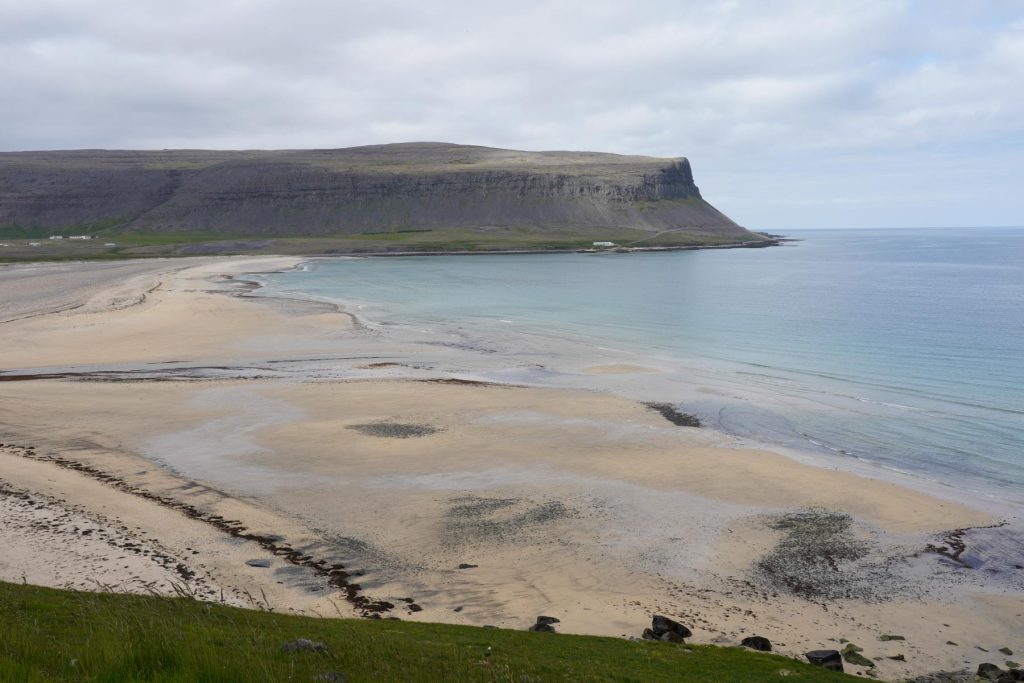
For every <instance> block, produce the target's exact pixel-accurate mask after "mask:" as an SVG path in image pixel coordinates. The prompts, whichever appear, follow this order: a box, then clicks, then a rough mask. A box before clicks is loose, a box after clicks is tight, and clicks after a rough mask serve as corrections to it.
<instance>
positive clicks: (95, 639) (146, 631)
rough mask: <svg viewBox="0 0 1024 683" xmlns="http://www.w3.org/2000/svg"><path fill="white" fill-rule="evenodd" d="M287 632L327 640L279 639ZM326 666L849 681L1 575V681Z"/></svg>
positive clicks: (671, 651)
mask: <svg viewBox="0 0 1024 683" xmlns="http://www.w3.org/2000/svg"><path fill="white" fill-rule="evenodd" d="M296 638H308V639H311V640H315V641H322V642H323V643H325V644H326V645H327V647H328V652H327V653H315V652H297V653H284V652H281V649H280V648H281V645H282V644H283V643H285V642H289V641H292V640H294V639H296ZM780 671H786V672H788V675H785V677H784V675H783V674H780ZM329 672H338V673H342V674H344V675H345V677H346V679H347V680H348V681H351V682H355V681H370V680H372V681H446V682H449V681H450V682H455V683H457V682H460V681H509V682H510V683H527V682H530V683H538V682H541V681H545V682H546V681H644V682H647V681H677V682H679V683H689V682H697V681H702V682H708V683H711V682H712V681H713V682H715V683H718V682H720V681H731V682H737V683H740V682H743V681H758V682H762V681H773V680H785V681H804V682H814V681H822V682H827V681H842V680H850V679H849V678H847V677H845V676H843V675H841V674H835V673H831V672H827V671H823V670H821V669H816V668H813V667H811V666H810V665H808V664H805V663H803V662H799V661H795V660H791V659H786V658H783V657H778V656H774V655H765V654H760V653H755V652H750V651H747V650H743V649H739V648H722V647H711V646H699V645H685V646H683V645H674V644H668V643H645V642H630V641H627V640H624V639H619V638H596V637H590V636H570V635H564V634H554V635H553V634H546V633H528V632H525V631H511V630H497V629H483V628H475V627H469V626H450V625H441V624H417V623H412V622H406V621H386V620H382V621H368V620H351V619H344V620H343V619H317V618H311V617H297V616H288V615H281V614H273V613H268V612H256V611H250V610H242V609H236V608H231V607H224V606H220V605H211V604H205V603H200V602H195V601H191V600H183V599H170V598H155V597H149V596H130V595H113V594H98V593H78V592H71V591H61V590H54V589H48V588H38V587H34V586H22V585H15V584H9V583H0V681H51V680H53V681H104V682H107V681H109V682H111V683H113V682H115V681H116V682H118V683H120V682H123V681H162V682H170V681H182V682H185V681H188V682H189V683H192V682H198V681H204V682H210V683H213V682H218V681H223V682H224V683H227V682H229V681H230V682H231V683H236V682H244V681H261V682H262V681H314V680H316V678H317V676H319V675H321V674H326V673H329Z"/></svg>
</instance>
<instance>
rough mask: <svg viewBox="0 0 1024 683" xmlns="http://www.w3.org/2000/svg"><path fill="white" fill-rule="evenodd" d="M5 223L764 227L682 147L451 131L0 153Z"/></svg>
mask: <svg viewBox="0 0 1024 683" xmlns="http://www.w3.org/2000/svg"><path fill="white" fill-rule="evenodd" d="M0 226H4V227H7V228H8V229H11V228H21V229H26V228H28V229H33V228H34V229H45V230H47V231H56V232H59V231H65V232H67V231H91V232H104V233H107V234H110V233H143V234H145V233H195V232H203V233H212V234H215V235H225V236H232V235H233V236H238V235H251V236H268V237H269V236H339V235H355V234H365V233H373V232H389V231H391V232H393V231H404V230H432V229H469V230H486V229H501V228H505V229H509V228H514V229H519V228H521V229H528V230H531V231H535V232H540V233H545V234H550V235H556V236H557V235H559V234H567V233H573V234H579V233H580V232H581V231H585V230H587V229H591V228H601V229H605V230H606V231H607V229H611V230H614V229H618V228H622V229H626V230H629V231H631V234H635V231H637V230H639V231H643V232H646V233H651V234H656V233H659V232H663V231H673V232H678V231H682V232H685V233H687V234H690V235H694V236H698V237H700V236H704V237H714V238H716V239H722V240H734V241H743V240H748V239H752V238H753V235H752V234H751V233H749V232H747V231H746V230H744V229H743V228H741V227H739V226H738V225H736V224H735V223H734V222H733V221H731V220H730V219H729V218H727V217H726V216H725V215H723V214H722V213H721V212H719V211H718V210H717V209H715V208H714V207H713V206H711V205H710V204H708V203H707V202H706V201H704V199H703V198H702V197H701V195H700V191H699V190H698V188H697V186H696V185H695V184H694V181H693V174H692V172H691V169H690V164H689V162H688V161H687V160H686V159H685V158H674V159H668V158H655V157H641V156H620V155H615V154H600V153H592V152H519V151H513V150H502V149H491V148H487V147H473V146H465V145H453V144H444V143H408V144H394V145H375V146H369V147H353V148H348V149H334V150H284V151H201V150H164V151H106V150H76V151H50V152H8V153H0ZM606 234H607V232H606Z"/></svg>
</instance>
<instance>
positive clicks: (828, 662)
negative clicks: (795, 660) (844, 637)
mask: <svg viewBox="0 0 1024 683" xmlns="http://www.w3.org/2000/svg"><path fill="white" fill-rule="evenodd" d="M804 657H806V658H807V661H808V662H810V663H811V664H813V665H814V666H820V667H821V668H822V669H828V670H829V671H842V670H843V657H842V655H840V654H839V650H811V651H810V652H807V653H805V654H804Z"/></svg>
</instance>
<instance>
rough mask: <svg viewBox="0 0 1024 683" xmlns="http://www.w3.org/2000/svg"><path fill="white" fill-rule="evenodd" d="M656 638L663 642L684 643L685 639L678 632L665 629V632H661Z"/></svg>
mask: <svg viewBox="0 0 1024 683" xmlns="http://www.w3.org/2000/svg"><path fill="white" fill-rule="evenodd" d="M658 640H660V641H662V642H665V643H685V642H686V639H685V638H683V637H682V636H681V635H679V634H678V633H676V632H675V631H666V632H665V633H662V634H661V637H660V638H658Z"/></svg>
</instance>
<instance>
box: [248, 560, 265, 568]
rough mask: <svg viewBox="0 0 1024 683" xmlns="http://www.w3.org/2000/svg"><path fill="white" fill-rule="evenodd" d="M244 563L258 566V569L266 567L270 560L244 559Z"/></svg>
mask: <svg viewBox="0 0 1024 683" xmlns="http://www.w3.org/2000/svg"><path fill="white" fill-rule="evenodd" d="M245 563H246V564H247V565H249V566H250V567H259V568H260V569H267V568H268V567H269V566H270V560H263V559H260V560H246V561H245Z"/></svg>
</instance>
